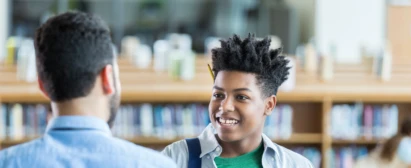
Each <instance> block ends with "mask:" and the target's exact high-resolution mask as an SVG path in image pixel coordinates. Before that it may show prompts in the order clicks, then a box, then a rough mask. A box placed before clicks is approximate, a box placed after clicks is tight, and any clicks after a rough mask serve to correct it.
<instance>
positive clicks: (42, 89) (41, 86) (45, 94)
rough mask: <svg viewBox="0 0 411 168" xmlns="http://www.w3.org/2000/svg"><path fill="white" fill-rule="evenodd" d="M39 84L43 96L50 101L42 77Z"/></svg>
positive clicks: (38, 80)
mask: <svg viewBox="0 0 411 168" xmlns="http://www.w3.org/2000/svg"><path fill="white" fill-rule="evenodd" d="M37 82H38V85H39V89H40V90H41V92H42V93H43V95H44V96H45V97H46V98H47V99H50V97H49V95H48V94H47V92H46V90H45V89H44V85H43V81H41V80H40V77H37Z"/></svg>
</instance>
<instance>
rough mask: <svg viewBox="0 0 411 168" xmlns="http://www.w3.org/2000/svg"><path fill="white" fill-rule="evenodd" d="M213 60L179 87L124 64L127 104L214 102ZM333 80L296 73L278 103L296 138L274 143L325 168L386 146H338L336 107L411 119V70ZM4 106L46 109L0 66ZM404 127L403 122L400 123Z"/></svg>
mask: <svg viewBox="0 0 411 168" xmlns="http://www.w3.org/2000/svg"><path fill="white" fill-rule="evenodd" d="M210 62H211V61H210V60H209V58H206V57H203V56H199V57H197V60H196V76H195V78H194V79H193V80H190V81H177V80H173V79H171V78H169V77H168V74H167V72H154V70H152V69H146V70H139V69H137V68H136V67H134V66H133V65H132V64H131V63H130V61H129V60H127V59H125V58H121V59H120V60H119V65H120V67H119V68H120V80H121V83H122V103H125V104H127V103H169V104H172V103H203V104H206V103H208V102H209V99H210V96H211V87H212V79H211V77H210V74H209V73H208V70H207V63H210ZM335 71H336V72H335V75H334V80H332V81H329V82H323V81H321V80H319V78H318V76H317V75H316V74H307V73H305V72H304V71H303V70H302V69H300V68H299V67H297V76H296V78H297V79H296V81H297V83H296V87H295V89H294V90H293V91H291V92H279V93H278V102H279V103H280V104H288V105H290V106H291V107H292V108H293V110H294V113H293V125H292V126H293V134H292V135H291V137H290V138H289V139H281V140H280V139H274V140H273V141H274V142H276V143H279V144H281V145H284V146H293V145H294V146H314V147H318V148H319V150H320V151H321V154H322V159H321V160H322V167H327V166H328V165H329V163H328V162H329V156H328V155H327V153H329V151H330V149H331V148H333V147H335V146H341V145H342V146H344V145H352V144H354V145H376V144H377V143H379V142H381V140H376V139H371V140H366V139H356V140H333V139H332V137H331V136H330V135H328V132H329V130H330V128H329V127H328V125H329V122H330V111H331V109H332V107H333V105H335V104H340V103H354V102H358V101H361V102H363V103H364V104H385V103H390V104H396V105H397V106H398V109H399V119H401V118H403V117H404V116H405V115H411V68H405V67H404V66H393V72H394V73H393V75H392V79H391V80H390V81H389V82H382V81H380V80H378V79H377V77H375V76H373V75H372V74H371V72H368V70H367V69H366V68H363V67H361V66H352V65H350V66H344V65H337V66H336V69H335ZM0 76H1V77H2V78H0V100H1V101H0V102H1V103H47V102H48V101H47V99H46V98H45V97H43V95H42V94H41V92H40V91H39V90H38V88H37V83H27V82H23V81H19V80H18V79H16V68H15V67H13V66H0ZM399 121H401V120H399ZM182 138H183V137H180V138H173V139H159V138H155V137H128V138H124V139H126V140H129V141H131V142H134V143H136V144H140V145H143V146H148V147H156V146H157V147H158V146H165V145H168V144H170V143H172V142H174V141H177V140H180V139H182ZM31 139H32V138H23V139H18V140H12V139H0V148H1V147H8V146H12V145H16V144H20V143H23V142H27V141H29V140H31Z"/></svg>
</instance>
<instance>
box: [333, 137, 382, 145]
mask: <svg viewBox="0 0 411 168" xmlns="http://www.w3.org/2000/svg"><path fill="white" fill-rule="evenodd" d="M385 140H386V139H365V138H360V139H356V140H340V139H338V140H337V139H334V140H332V143H333V144H336V145H349V144H356V145H376V144H378V143H381V142H384V141H385Z"/></svg>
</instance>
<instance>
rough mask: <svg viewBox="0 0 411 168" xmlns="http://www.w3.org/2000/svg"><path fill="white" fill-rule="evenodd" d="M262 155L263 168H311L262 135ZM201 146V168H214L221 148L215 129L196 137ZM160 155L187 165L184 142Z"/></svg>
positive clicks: (308, 164)
mask: <svg viewBox="0 0 411 168" xmlns="http://www.w3.org/2000/svg"><path fill="white" fill-rule="evenodd" d="M262 137H263V143H264V153H263V157H262V160H261V162H262V165H263V167H264V168H274V167H275V168H282V167H284V168H312V167H313V166H312V164H311V162H310V161H308V159H306V158H305V157H303V156H301V155H300V154H297V153H295V152H293V151H291V150H289V149H287V148H284V147H282V146H280V145H277V144H275V143H273V142H272V141H271V139H270V138H268V137H267V136H266V135H264V134H262ZM198 138H199V140H200V146H201V155H200V157H201V167H202V168H216V167H217V166H216V164H215V162H214V158H215V157H218V156H220V154H221V151H222V147H221V146H220V144H218V141H217V139H216V138H215V129H214V127H213V126H212V124H209V125H208V126H207V127H206V128H205V130H204V131H203V132H202V133H201V134H200V135H199V136H198ZM162 153H163V154H164V155H167V156H169V157H171V159H173V160H174V161H175V162H176V163H177V166H178V167H181V168H186V167H187V163H188V148H187V143H186V142H185V140H180V141H177V142H174V143H173V144H171V145H168V146H167V147H166V148H165V149H164V150H163V151H162Z"/></svg>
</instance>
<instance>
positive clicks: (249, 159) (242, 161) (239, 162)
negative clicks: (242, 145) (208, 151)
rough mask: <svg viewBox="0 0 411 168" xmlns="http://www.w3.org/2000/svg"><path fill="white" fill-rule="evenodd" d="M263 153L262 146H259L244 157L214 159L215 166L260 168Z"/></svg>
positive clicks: (222, 167) (221, 167)
mask: <svg viewBox="0 0 411 168" xmlns="http://www.w3.org/2000/svg"><path fill="white" fill-rule="evenodd" d="M263 153H264V145H263V143H261V145H260V146H259V147H258V148H257V149H255V150H253V151H251V152H249V153H246V154H244V155H241V156H237V157H233V158H222V157H216V158H214V161H215V164H216V165H217V167H218V168H262V167H263V165H262V163H261V160H262V157H263Z"/></svg>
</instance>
